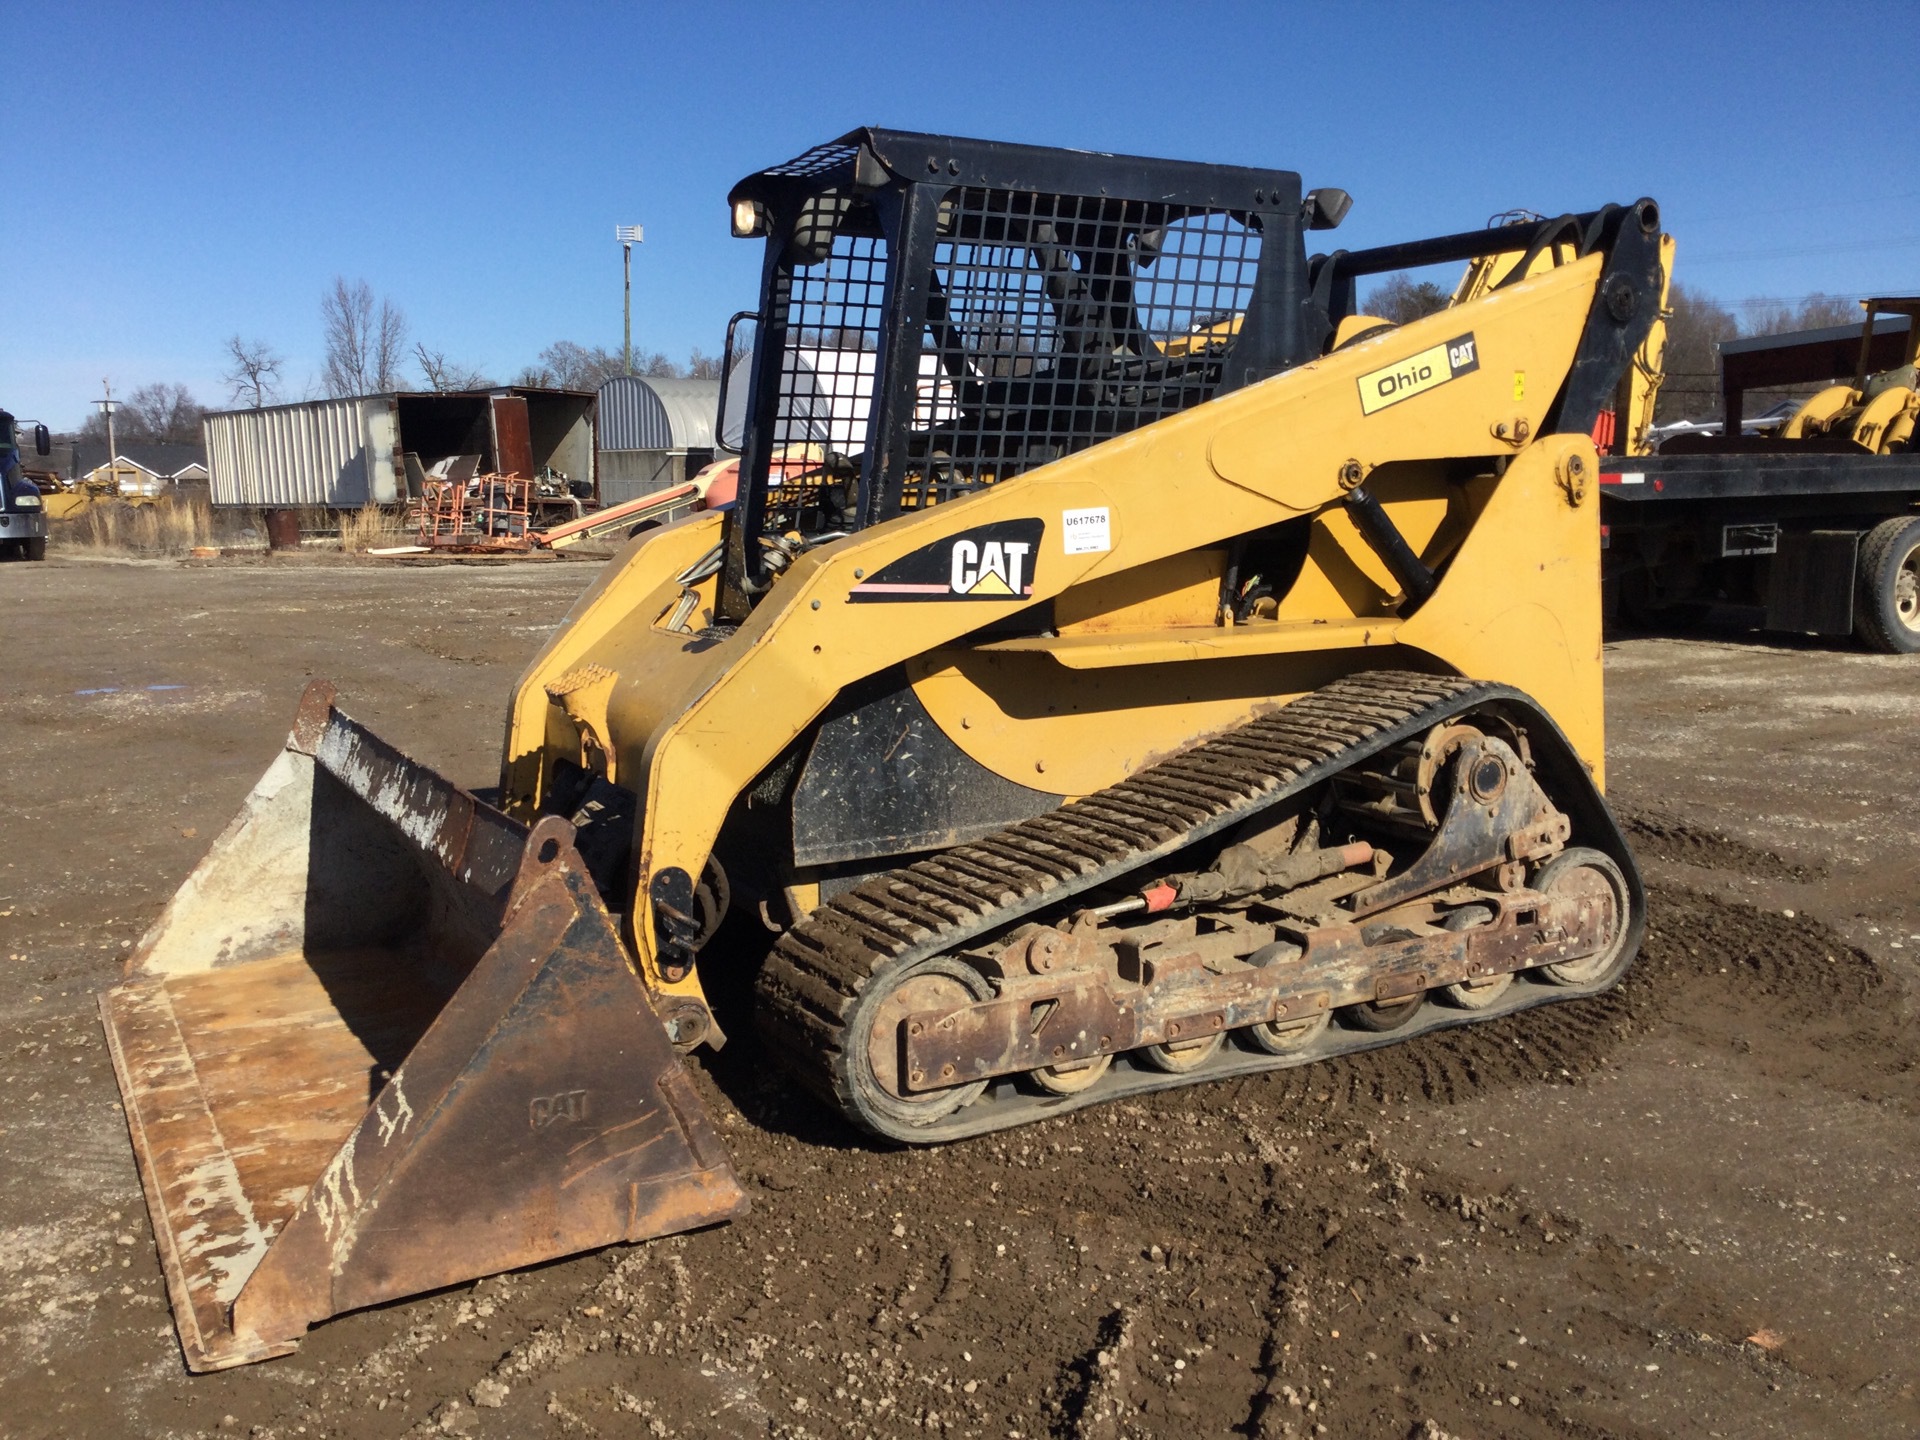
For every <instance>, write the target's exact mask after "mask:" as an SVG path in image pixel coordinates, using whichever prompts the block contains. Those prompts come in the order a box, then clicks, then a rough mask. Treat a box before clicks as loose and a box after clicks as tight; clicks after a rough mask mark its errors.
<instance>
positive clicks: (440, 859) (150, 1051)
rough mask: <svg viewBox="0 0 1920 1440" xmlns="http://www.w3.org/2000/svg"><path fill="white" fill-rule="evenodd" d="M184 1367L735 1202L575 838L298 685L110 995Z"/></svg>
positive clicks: (106, 999) (708, 1219) (105, 999)
mask: <svg viewBox="0 0 1920 1440" xmlns="http://www.w3.org/2000/svg"><path fill="white" fill-rule="evenodd" d="M101 1012H102V1015H103V1017H104V1019H105V1022H106V1030H107V1042H108V1045H109V1047H110V1049H111V1051H112V1054H113V1063H114V1069H115V1072H116V1073H117V1075H118V1077H119V1082H120V1093H121V1095H122V1096H123V1097H124V1099H125V1102H126V1112H127V1125H128V1128H129V1130H130V1131H131V1133H132V1136H133V1148H134V1153H135V1155H136V1157H137V1158H138V1160H139V1165H140V1178H141V1182H142V1184H143V1186H144V1188H145V1190H146V1196H147V1208H148V1209H149V1211H151V1213H152V1215H153V1228H154V1233H155V1236H156V1238H157V1239H158V1241H159V1247H160V1257H161V1263H162V1265H163V1267H164V1269H165V1272H166V1279H167V1288H168V1291H169V1294H170V1297H171V1299H172V1302H173V1313H174V1319H175V1324H176V1326H177V1327H178V1329H179V1332H180V1343H181V1347H182V1349H184V1350H185V1352H186V1358H187V1364H188V1366H189V1367H190V1368H191V1369H193V1370H219V1369H224V1368H226V1367H228V1366H233V1365H243V1364H246V1363H248V1362H250V1361H254V1360H263V1359H266V1358H268V1357H269V1356H273V1355H282V1354H285V1353H287V1352H288V1351H290V1350H292V1349H294V1348H295V1347H296V1346H297V1345H298V1344H299V1341H300V1337H301V1336H302V1334H304V1333H305V1331H306V1329H307V1327H308V1326H309V1325H312V1324H315V1323H317V1322H318V1321H321V1320H324V1319H326V1318H327V1317H329V1316H332V1315H337V1314H339V1313H341V1312H342V1311H346V1310H351V1309H356V1308H358V1307H360V1306H365V1305H374V1304H378V1303H380V1302H382V1301H386V1300H393V1299H397V1298H399V1297H401V1296H406V1295H412V1294H417V1293H419V1292H421V1291H425V1290H431V1289H435V1288H437V1287H439V1286H443V1285H450V1284H454V1283H456V1282H459V1281H462V1280H470V1279H474V1278H477V1277H479V1276H483V1275H490V1274H494V1273H496V1272H499V1271H502V1270H509V1269H512V1268H514V1267H516V1266H521V1265H528V1264H532V1263H534V1262H537V1261H542V1260H548V1259H552V1258H554V1257H556V1256H561V1255H567V1254H571V1253H573V1252H575V1251H580V1250H586V1249H590V1248H592V1247H594V1246H599V1245H606V1244H609V1243H611V1242H613V1241H616V1240H643V1239H647V1238H648V1237H650V1236H655V1235H665V1234H671V1233H673V1232H675V1231H680V1230H687V1229H691V1228H693V1227H695V1226H700V1225H707V1224H712V1223H714V1222H717V1221H720V1220H726V1219H729V1218H731V1217H733V1216H734V1215H737V1214H739V1213H740V1212H741V1211H742V1210H743V1209H744V1208H745V1204H746V1199H745V1196H744V1194H743V1192H742V1191H741V1189H740V1186H739V1184H738V1182H737V1181H736V1180H735V1178H734V1175H733V1170H732V1168H731V1166H730V1165H729V1164H728V1162H727V1157H726V1154H725V1152H724V1151H723V1150H722V1149H721V1146H720V1143H719V1140H718V1138H717V1137H716V1135H715V1133H714V1131H713V1129H712V1126H711V1123H710V1122H709V1121H708V1119H707V1116H706V1113H705V1111H704V1109H703V1107H702V1106H701V1104H700V1102H699V1099H698V1097H697V1096H696V1095H695V1093H694V1091H693V1089H692V1086H691V1084H690V1082H689V1081H688V1079H687V1076H686V1073H685V1072H684V1071H683V1070H682V1068H681V1066H680V1062H679V1058H678V1056H677V1055H676V1054H675V1053H674V1050H673V1047H672V1045H671V1044H670V1043H669V1042H668V1039H667V1036H666V1032H665V1030H664V1029H663V1027H662V1026H661V1023H660V1021H659V1020H658V1019H657V1018H656V1017H655V1014H654V1012H653V1009H652V1007H651V1005H650V1004H649V1002H648V996H647V991H646V989H645V988H644V987H643V986H642V984H641V982H640V980H639V978H638V976H637V975H636V974H635V972H634V970H633V967H632V966H631V965H630V964H629V962H628V959H627V956H626V953H625V951H624V949H623V948H622V946H621V943H620V940H619V936H618V934H617V933H616V931H615V929H614V927H613V924H612V922H611V920H610V919H609V917H608V915H607V912H606V910H605V909H604V908H603V907H602V905H601V903H600V899H599V896H598V894H597V892H596V891H595V889H594V887H593V883H592V881H591V879H590V878H589V877H588V874H587V870H586V866H585V865H584V864H583V863H582V861H581V859H580V857H579V855H578V853H577V852H576V851H575V849H574V847H573V831H572V828H571V827H570V826H568V825H567V824H566V823H565V822H564V821H561V820H557V819H547V820H541V821H540V822H538V823H537V824H535V825H534V826H533V827H532V829H531V830H530V831H529V830H528V828H527V827H525V826H523V825H521V824H519V823H518V822H516V821H513V820H511V819H509V818H508V817H506V816H505V815H502V814H501V813H500V812H499V811H497V810H495V809H493V808H492V807H490V806H488V805H485V804H482V803H481V802H480V801H478V800H476V799H475V798H474V797H473V796H471V795H469V794H467V793H466V792H465V791H463V790H460V789H459V788H457V787H456V786H454V785H452V784H451V783H449V782H448V781H447V780H445V779H443V778H442V777H441V776H439V775H437V774H435V773H434V772H433V771H431V770H428V769H427V768H426V767H424V766H422V765H418V764H416V763H415V762H413V761H412V760H409V759H408V758H407V757H406V756H404V755H402V754H401V753H400V752H398V751H397V750H394V749H393V748H392V747H390V746H388V745H386V744H384V743H383V742H381V741H380V740H378V739H377V738H375V737H374V736H373V735H372V734H371V733H370V732H369V731H367V730H366V729H365V728H363V727H362V726H360V725H358V724H356V723H355V722H354V721H353V720H351V719H349V718H348V717H347V716H345V715H343V714H341V713H340V712H339V711H338V710H336V709H334V708H333V689H332V687H331V686H329V685H326V684H325V683H324V682H321V683H316V684H315V685H313V686H311V687H309V689H308V691H307V694H306V696H305V698H304V699H303V700H302V701H301V705H300V711H299V714H298V716H297V717H296V719H295V721H294V727H293V733H292V734H291V735H290V736H289V737H288V740H287V747H286V749H285V750H284V751H283V752H282V753H281V755H280V757H279V758H278V759H277V760H275V761H274V763H273V765H272V767H271V768H270V769H269V770H268V771H267V773H266V775H265V776H263V777H262V779H261V780H260V783H259V784H258V785H256V786H255V787H254V789H253V793H252V794H251V795H250V796H248V798H247V802H246V804H245V805H244V806H243V807H242V809H241V811H240V814H239V816H238V817H237V818H236V819H235V820H234V822H233V823H232V824H231V825H229V826H228V827H227V830H226V832H225V833H224V834H222V835H221V836H220V838H219V839H218V840H217V841H215V842H214V845H213V848H212V849H211V851H209V853H208V855H207V857H206V859H205V860H203V861H202V862H201V863H200V866H199V868H198V869H196V870H195V871H194V872H193V874H192V875H191V876H189V877H188V879H187V882H186V883H185V884H184V885H183V886H181V888H180V891H179V893H178V894H176V895H175V896H174V898H173V900H172V901H171V902H170V903H169V904H168V906H167V908H166V910H165V912H164V913H163V914H162V915H161V917H160V919H159V921H158V923H156V924H155V926H154V927H153V929H152V930H151V931H149V932H148V933H147V935H146V937H145V938H144V939H143V940H142V941H141V942H140V945H139V948H138V949H137V950H136V951H135V952H134V954H133V957H132V959H131V960H130V962H129V964H128V974H127V978H126V980H125V981H124V982H123V983H121V984H120V985H117V986H115V987H114V988H113V989H112V990H110V991H108V992H107V993H106V994H105V995H104V996H102V997H101Z"/></svg>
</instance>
